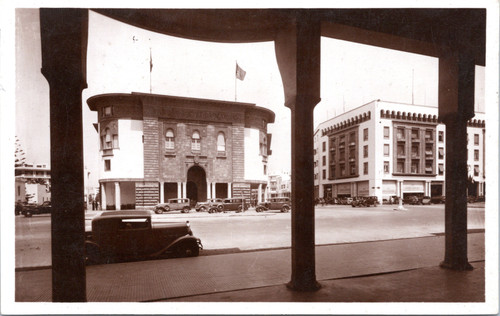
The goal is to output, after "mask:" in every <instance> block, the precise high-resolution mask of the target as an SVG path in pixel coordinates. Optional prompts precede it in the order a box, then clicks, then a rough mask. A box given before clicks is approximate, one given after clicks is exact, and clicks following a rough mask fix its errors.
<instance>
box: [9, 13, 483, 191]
mask: <svg viewBox="0 0 500 316" xmlns="http://www.w3.org/2000/svg"><path fill="white" fill-rule="evenodd" d="M39 28H40V25H39V18H38V10H37V9H23V10H19V9H18V10H17V14H16V38H17V45H16V135H17V136H18V138H19V139H20V144H21V146H22V148H23V149H24V151H25V152H26V157H27V159H26V161H27V162H33V163H50V137H49V90H48V88H49V87H48V84H47V81H46V80H45V78H44V77H43V76H42V74H41V73H40V68H41V56H40V51H41V48H40V33H39ZM88 38H89V40H88V53H87V83H88V88H87V89H85V90H84V91H83V93H82V102H83V120H84V121H83V126H84V127H83V128H84V163H85V167H86V169H87V172H86V174H87V173H88V172H90V175H89V177H88V179H86V181H88V183H90V185H91V186H94V187H95V186H97V185H98V179H99V174H98V170H99V169H98V163H99V152H98V141H99V138H98V135H97V133H96V131H95V129H94V127H93V125H92V124H93V123H96V122H97V115H96V113H95V112H92V111H90V110H89V108H88V105H87V103H86V100H87V99H88V98H89V97H91V96H94V95H97V94H102V93H131V92H145V93H148V92H149V91H150V88H151V91H152V93H155V94H166V95H175V96H182V97H193V98H207V99H217V100H226V101H234V100H235V97H236V99H237V101H241V102H248V103H255V104H256V105H257V106H261V107H265V108H268V109H271V110H272V111H274V113H275V114H276V120H275V123H274V124H270V125H268V131H269V132H270V133H272V134H273V139H272V143H271V149H272V151H273V154H272V156H271V157H270V159H269V173H271V174H273V173H280V172H281V171H289V170H290V155H291V138H290V131H291V121H290V110H289V109H288V108H286V107H285V106H284V94H283V85H282V82H281V76H280V73H279V69H278V66H277V63H276V57H275V53H274V44H273V42H262V43H251V44H224V43H210V42H200V41H193V40H187V39H181V38H176V37H171V36H166V35H162V34H158V33H154V32H149V31H146V30H142V29H139V28H136V27H133V26H130V25H127V24H123V23H120V22H118V21H115V20H112V19H109V18H107V17H104V16H102V15H100V14H98V13H95V12H93V11H90V12H89V37H88ZM150 52H151V55H150ZM150 56H151V58H152V62H153V70H152V72H151V73H150V71H149V70H150V68H149V63H150ZM236 62H238V64H239V66H240V67H241V68H243V69H244V70H245V71H246V77H245V79H244V80H243V81H240V80H235V64H236ZM321 63H322V69H321V100H322V101H321V102H320V103H319V104H318V105H317V106H316V108H315V111H314V122H315V126H317V125H318V124H319V123H320V122H323V121H325V120H327V119H329V118H332V117H334V116H335V115H337V114H340V113H342V112H344V111H348V110H350V109H352V108H355V107H358V106H361V105H363V104H365V103H368V102H371V101H373V100H376V99H381V100H384V101H391V102H401V103H409V104H411V103H414V104H419V105H429V106H437V102H438V101H437V98H438V85H437V81H438V59H437V58H433V57H428V56H423V55H417V54H410V53H404V52H399V51H395V50H388V49H382V48H377V47H373V46H367V45H362V44H356V43H351V42H346V41H340V40H335V39H330V38H322V42H321ZM484 71H485V69H484V67H476V82H477V89H476V103H477V105H476V108H477V109H478V110H480V111H484V75H485V73H484ZM86 185H89V184H86Z"/></svg>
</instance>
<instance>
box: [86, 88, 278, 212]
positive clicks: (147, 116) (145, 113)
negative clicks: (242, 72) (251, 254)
mask: <svg viewBox="0 0 500 316" xmlns="http://www.w3.org/2000/svg"><path fill="white" fill-rule="evenodd" d="M87 103H88V104H89V107H90V109H91V110H92V111H96V112H97V113H98V124H97V127H96V128H97V131H98V134H99V137H100V144H101V145H100V151H99V152H100V159H101V164H100V179H99V182H100V186H101V190H100V193H101V194H100V196H101V203H102V206H103V208H107V209H124V208H141V207H150V206H153V205H155V204H156V203H158V202H164V201H165V200H167V199H169V198H189V199H191V200H192V201H205V200H206V199H207V198H215V197H217V198H226V197H237V196H242V197H245V198H251V192H257V194H256V195H257V196H256V198H257V200H258V202H260V201H262V199H263V197H264V196H265V190H266V189H267V159H268V155H270V154H271V150H270V145H271V144H270V143H271V135H270V134H268V133H267V124H268V123H273V122H274V113H273V112H272V111H270V110H268V109H265V108H262V107H257V106H256V105H255V104H250V103H241V102H228V101H218V100H207V99H195V98H185V97H176V96H167V95H155V94H145V93H131V94H123V93H117V94H104V95H97V96H93V97H91V98H89V99H88V100H87Z"/></svg>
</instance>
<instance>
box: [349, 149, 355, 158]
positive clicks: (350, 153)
mask: <svg viewBox="0 0 500 316" xmlns="http://www.w3.org/2000/svg"><path fill="white" fill-rule="evenodd" d="M354 158H356V148H351V149H350V150H349V159H354Z"/></svg>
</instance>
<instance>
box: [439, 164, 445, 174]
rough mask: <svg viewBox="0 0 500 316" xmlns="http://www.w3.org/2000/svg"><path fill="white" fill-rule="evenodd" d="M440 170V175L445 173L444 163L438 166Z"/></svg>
mask: <svg viewBox="0 0 500 316" xmlns="http://www.w3.org/2000/svg"><path fill="white" fill-rule="evenodd" d="M438 172H439V175H441V176H442V175H443V174H444V165H443V164H442V163H440V164H439V166H438Z"/></svg>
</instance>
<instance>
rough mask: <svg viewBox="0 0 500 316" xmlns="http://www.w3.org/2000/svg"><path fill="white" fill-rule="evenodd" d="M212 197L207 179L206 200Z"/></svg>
mask: <svg viewBox="0 0 500 316" xmlns="http://www.w3.org/2000/svg"><path fill="white" fill-rule="evenodd" d="M211 198H212V191H211V190H210V181H208V180H207V200H208V199H211Z"/></svg>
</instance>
